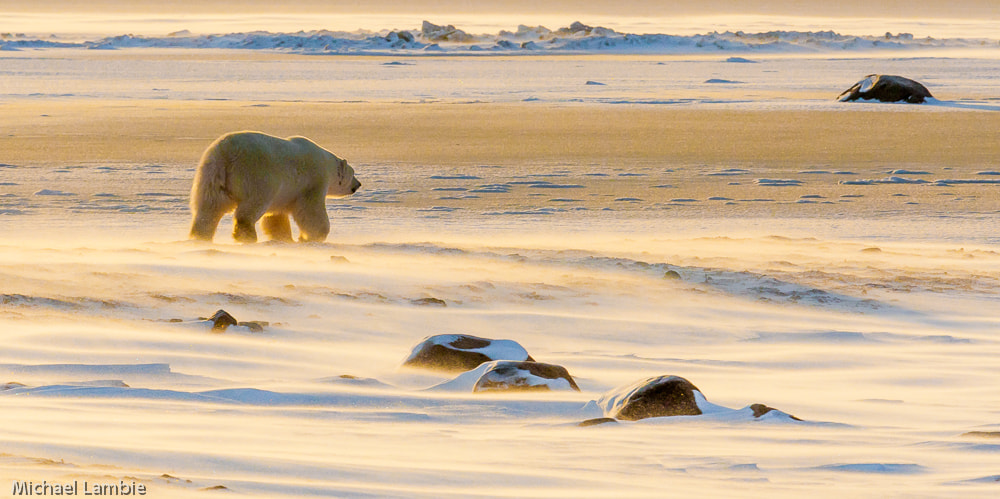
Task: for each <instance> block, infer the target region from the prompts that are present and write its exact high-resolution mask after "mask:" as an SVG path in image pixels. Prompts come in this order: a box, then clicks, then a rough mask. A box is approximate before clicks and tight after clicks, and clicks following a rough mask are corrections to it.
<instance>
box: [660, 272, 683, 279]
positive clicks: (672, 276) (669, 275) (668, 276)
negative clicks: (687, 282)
mask: <svg viewBox="0 0 1000 499" xmlns="http://www.w3.org/2000/svg"><path fill="white" fill-rule="evenodd" d="M663 278H664V279H680V278H681V275H680V274H678V273H677V271H676V270H668V271H667V272H666V273H665V274H663Z"/></svg>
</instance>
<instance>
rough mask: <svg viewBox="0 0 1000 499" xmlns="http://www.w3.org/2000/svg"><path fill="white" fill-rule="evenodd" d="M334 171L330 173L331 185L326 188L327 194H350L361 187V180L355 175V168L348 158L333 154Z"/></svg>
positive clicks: (338, 195)
mask: <svg viewBox="0 0 1000 499" xmlns="http://www.w3.org/2000/svg"><path fill="white" fill-rule="evenodd" d="M332 159H333V164H334V167H333V171H332V172H331V175H330V186H329V188H327V190H326V195H327V196H330V197H344V196H350V195H351V194H354V193H355V192H357V190H358V189H360V188H361V182H359V181H358V179H357V178H355V177H354V168H352V167H351V165H349V164H347V160H344V159H340V158H338V157H336V156H333V158H332Z"/></svg>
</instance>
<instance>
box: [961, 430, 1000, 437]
mask: <svg viewBox="0 0 1000 499" xmlns="http://www.w3.org/2000/svg"><path fill="white" fill-rule="evenodd" d="M962 436H963V437H978V438H1000V431H968V432H965V433H963V434H962Z"/></svg>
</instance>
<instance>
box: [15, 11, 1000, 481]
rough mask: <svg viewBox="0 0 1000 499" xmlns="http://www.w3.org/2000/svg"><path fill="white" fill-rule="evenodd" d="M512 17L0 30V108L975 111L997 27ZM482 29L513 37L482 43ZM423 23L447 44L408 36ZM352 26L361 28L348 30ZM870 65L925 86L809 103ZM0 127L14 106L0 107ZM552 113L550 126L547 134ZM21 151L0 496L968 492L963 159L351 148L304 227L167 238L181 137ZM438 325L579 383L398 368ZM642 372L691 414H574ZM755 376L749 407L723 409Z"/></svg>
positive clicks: (973, 119) (560, 128)
mask: <svg viewBox="0 0 1000 499" xmlns="http://www.w3.org/2000/svg"><path fill="white" fill-rule="evenodd" d="M539 33H540V32H539V30H531V31H526V32H523V33H521V34H509V35H491V36H492V38H489V37H487V38H483V37H482V36H481V35H477V36H478V38H474V39H473V40H471V41H470V40H465V41H454V42H441V41H435V40H431V39H430V38H429V35H427V34H426V33H424V32H422V31H421V30H419V29H415V30H414V33H413V34H414V35H415V36H414V40H413V41H412V42H408V41H404V42H403V45H404V46H402V47H400V48H387V47H385V46H384V45H385V44H386V43H394V42H389V41H386V40H385V37H388V36H389V33H388V32H385V33H382V32H378V33H374V34H368V35H365V36H360V35H358V36H354V35H339V34H322V33H306V34H291V35H289V34H280V35H279V34H238V35H224V36H219V37H209V36H207V35H192V34H184V33H181V34H178V35H175V36H169V37H162V36H152V37H144V36H140V35H136V36H128V37H118V36H105V37H100V38H95V39H92V40H90V41H87V42H80V41H73V42H71V43H72V45H70V46H54V45H52V43H51V41H50V40H43V41H38V40H40V39H39V38H34V39H32V38H31V37H30V36H24V37H17V36H16V35H11V37H9V38H5V39H4V40H3V41H2V42H0V46H2V47H5V48H7V49H8V50H5V51H3V52H0V73H2V75H0V76H2V80H0V111H2V110H3V107H4V106H5V105H7V106H9V107H10V106H13V105H15V104H16V105H17V106H25V105H27V106H30V105H32V103H35V102H37V103H41V104H44V106H43V105H40V106H39V109H40V110H41V109H46V110H48V109H58V106H59V104H60V103H64V104H66V105H69V104H79V103H86V102H96V103H104V102H108V103H113V104H114V105H115V106H122V105H123V103H124V104H130V103H131V104H134V105H135V106H156V105H157V104H156V103H157V102H164V103H167V102H172V101H181V102H184V103H185V105H187V106H189V107H191V108H195V109H196V108H197V107H198V106H199V105H207V103H208V102H209V101H212V102H214V101H216V100H223V101H237V102H246V103H247V105H251V106H258V105H259V106H268V105H273V104H275V103H278V102H280V103H282V105H285V106H292V108H294V106H299V105H300V106H302V107H303V108H308V107H309V106H310V105H312V104H315V103H321V102H322V103H327V102H344V103H355V105H364V104H366V103H370V104H371V105H373V106H375V105H379V106H398V107H399V108H405V107H406V106H418V105H422V104H421V102H423V103H430V105H435V106H443V107H444V108H447V106H456V108H461V107H462V106H463V104H464V103H469V102H476V103H478V104H479V105H483V104H485V105H495V106H499V107H502V106H509V105H511V104H516V105H517V106H521V107H519V108H518V109H519V110H523V111H524V121H525V123H529V122H531V121H532V119H533V118H532V114H531V110H532V106H539V107H541V106H556V107H584V108H586V109H588V110H593V117H592V119H593V120H595V121H600V120H601V119H602V116H603V115H602V111H604V110H606V109H608V108H609V106H610V107H615V105H616V104H621V105H625V106H673V105H677V106H684V107H685V108H688V109H690V110H692V111H701V110H713V111H714V110H719V109H722V110H735V111H741V110H751V111H755V112H757V111H769V110H782V111H786V110H789V109H791V110H800V111H805V112H811V111H830V110H843V112H846V113H850V112H855V111H864V112H866V113H870V114H866V115H865V116H875V117H877V116H879V113H880V112H884V113H895V112H903V111H905V112H915V113H917V114H918V115H931V114H933V115H935V116H937V115H939V114H940V113H951V114H950V115H949V116H954V117H958V119H960V120H964V121H962V123H968V124H969V127H970V128H971V129H976V128H977V126H976V124H977V119H980V117H982V116H988V115H990V113H992V112H993V111H996V110H997V109H998V108H1000V104H998V103H997V101H996V98H997V96H998V95H1000V83H998V82H1000V80H998V78H997V75H998V74H1000V58H998V57H997V55H998V49H997V48H996V43H997V42H996V41H995V40H993V41H990V40H986V41H983V40H982V39H979V38H977V39H976V40H971V41H970V40H965V39H962V40H959V39H957V38H950V39H946V40H933V41H926V40H923V39H918V38H914V39H912V40H910V39H908V38H906V37H902V38H900V37H895V38H893V39H891V40H885V38H884V37H882V36H877V35H876V36H862V37H859V38H854V37H853V36H851V37H842V36H838V35H832V34H826V33H823V32H819V31H817V32H811V33H807V32H804V31H794V30H793V31H790V32H788V33H782V34H776V35H773V36H772V35H767V36H765V35H753V36H736V35H735V34H712V35H706V36H692V35H686V34H685V35H680V36H678V37H669V36H668V35H642V36H638V37H631V35H628V36H626V35H622V34H620V33H617V32H616V33H608V32H604V33H596V32H595V31H593V30H592V31H591V32H590V33H585V34H583V35H581V34H579V33H572V32H571V33H569V34H566V35H564V36H556V35H553V34H551V33H549V34H544V35H542V34H539ZM324 37H327V38H324ZM396 38H397V42H398V40H399V35H398V33H397V35H396ZM529 38H530V39H529ZM32 40H34V41H32ZM379 40H382V41H379ZM505 40H510V41H511V42H512V43H514V42H517V43H518V45H517V46H516V48H509V47H501V48H502V50H501V49H498V48H497V47H498V46H499V45H503V44H500V43H499V42H502V41H505ZM552 40H557V41H554V42H553V41H552ZM630 40H637V41H630ZM706 41H707V42H708V45H707V46H706V45H702V46H698V44H699V43H702V42H706ZM300 42H301V43H302V46H301V47H298V46H295V45H296V44H298V43H300ZM433 43H437V44H438V47H439V48H440V49H441V51H440V52H437V53H438V54H445V55H447V57H428V56H426V55H424V54H426V53H427V52H428V51H427V50H426V49H427V48H428V47H430V46H432V44H433ZM520 43H535V44H536V45H539V46H541V48H532V47H531V46H526V47H523V48H522V47H521V46H520ZM406 44H409V45H406ZM883 44H885V45H889V48H885V47H882V46H881V45H883ZM990 44H993V46H992V47H987V48H983V47H981V45H990ZM473 46H480V47H481V48H483V50H482V51H475V50H474V49H471V47H473ZM351 47H360V48H358V49H357V50H358V51H360V52H363V53H365V54H367V55H365V56H359V57H352V56H345V55H346V54H349V53H351V51H352V50H354V49H352V48H351ZM625 47H632V48H628V49H626V48H625ZM636 47H638V48H636ZM651 47H652V48H651ZM88 48H116V49H118V50H87V49H88ZM246 48H254V49H260V50H249V51H248V50H244V49H246ZM942 49H948V50H953V49H960V50H959V51H958V52H951V53H950V55H944V54H943V53H942V52H941V51H940V50H942ZM533 51H542V52H545V51H549V52H551V53H550V54H549V55H547V56H538V55H525V54H526V53H528V52H532V54H534V52H533ZM258 52H260V53H263V54H265V55H258V54H257V53H258ZM472 52H482V53H488V54H491V55H493V57H479V56H475V55H470V54H471V53H472ZM501 52H502V53H503V54H507V55H510V54H519V55H521V56H520V57H502V56H501V57H496V55H498V54H501ZM622 52H627V54H625V55H623V54H622ZM678 52H680V53H678ZM248 53H250V55H247V54H248ZM372 53H379V54H384V55H382V56H377V57H376V56H372V55H371V54H372ZM748 61H749V62H748ZM869 73H889V74H904V75H906V76H909V77H912V78H914V79H917V80H919V81H921V82H923V83H924V84H925V85H926V86H927V87H928V88H929V89H930V91H931V92H932V93H933V94H934V95H935V96H936V97H937V101H936V102H933V103H931V104H928V105H922V106H919V107H916V108H914V107H913V106H907V105H902V104H872V103H838V102H836V101H835V98H836V96H837V95H838V94H839V93H840V92H841V91H843V90H844V89H846V88H848V87H850V85H852V84H853V83H855V82H856V81H858V80H859V79H861V78H862V77H864V76H865V75H866V74H869ZM588 82H591V84H587V83H588ZM150 102H152V104H150ZM282 109H285V108H282ZM914 109H917V111H914ZM924 113H926V114H924ZM44 114H45V116H33V117H32V118H31V120H32V128H30V133H31V134H35V135H41V136H43V137H49V139H50V140H51V141H53V142H58V141H60V140H68V139H67V138H66V137H65V136H64V135H59V134H57V133H55V132H54V130H57V129H58V122H59V120H63V119H66V118H65V117H64V116H60V115H59V114H58V113H54V112H52V111H44ZM819 115H822V114H817V116H819ZM302 116H303V118H302V119H307V118H308V117H309V116H313V117H314V116H315V115H308V114H303V115H302ZM782 116H784V114H782ZM204 118H205V120H206V121H208V120H210V119H211V118H212V116H211V115H210V114H206V115H204ZM46 120H52V121H51V123H52V124H51V127H50V128H47V126H48V125H47V124H48V123H49V121H46ZM0 125H6V126H7V127H9V129H10V130H16V132H15V131H11V132H10V136H13V135H16V134H21V133H22V130H23V129H22V128H19V127H15V126H14V125H20V123H12V122H11V121H10V118H9V117H3V116H2V115H0ZM571 125H572V124H552V127H553V130H554V132H553V133H557V134H569V135H571V136H572V134H573V133H574V130H573V127H572V126H571ZM620 125H621V123H618V122H609V124H608V126H607V133H608V134H615V133H617V130H618V128H616V126H620ZM468 126H469V127H470V128H477V129H487V130H488V129H489V127H490V123H488V122H478V123H470V124H469V125H468ZM195 127H196V126H195V125H192V128H195ZM871 127H872V130H873V134H874V133H877V129H878V123H877V122H874V123H873V124H872V125H871ZM0 129H4V127H3V126H0ZM536 129H537V128H536ZM802 129H803V130H804V132H803V136H802V139H801V140H803V141H806V140H811V138H810V137H809V136H808V135H807V133H808V131H809V130H813V128H810V125H809V124H803V126H802ZM952 129H953V130H955V129H960V127H957V128H952ZM88 132H89V131H88ZM922 133H933V130H922ZM971 133H972V131H968V132H962V133H960V134H959V135H957V136H956V137H954V139H955V142H956V144H963V143H964V142H962V141H963V139H964V138H966V134H971ZM47 134H50V135H47ZM192 134H194V132H192ZM29 138H30V137H29ZM114 139H115V137H113V136H109V137H108V139H107V140H114ZM500 139H505V140H507V139H509V137H498V140H500ZM793 139H794V138H793ZM372 140H373V141H374V140H375V139H372ZM760 140H761V141H764V142H766V141H768V140H771V139H770V138H768V137H761V139H760ZM783 140H785V141H787V140H790V139H788V138H787V137H786V138H784V139H783ZM914 140H919V136H918V137H917V138H916V139H914ZM11 143H13V142H11ZM25 143H27V142H25ZM965 144H966V145H965V146H964V147H965V148H969V147H977V146H976V145H975V144H972V145H968V144H967V143H965ZM206 145H207V143H206ZM449 146H450V144H449V143H448V141H447V138H442V143H441V147H449ZM842 147H843V151H849V150H850V149H851V147H853V146H852V145H851V144H844V145H843V146H842ZM893 147H896V146H895V145H894V146H893ZM898 147H899V148H900V149H899V151H903V150H904V147H905V144H902V145H899V146H898ZM957 147H958V146H957ZM95 150H97V151H100V149H99V148H96V149H95ZM895 150H896V149H890V151H895ZM707 152H708V151H707V150H706V153H707ZM959 152H960V151H954V152H952V153H949V154H954V155H955V157H956V158H957V157H958V154H959ZM18 154H19V152H18V151H0V338H2V340H3V345H4V349H3V350H2V352H0V376H2V377H0V383H6V384H5V385H2V386H0V388H2V390H0V412H2V413H3V415H4V420H3V428H4V430H3V432H2V433H0V451H2V453H0V490H3V488H6V487H11V488H12V489H13V490H16V488H15V487H17V486H18V485H17V484H19V483H23V482H27V481H30V482H32V483H34V484H41V483H42V482H43V481H44V482H46V483H48V484H67V483H71V482H73V481H74V480H76V481H78V482H79V484H80V485H81V486H83V484H84V482H86V483H87V484H90V485H91V486H92V485H95V484H97V485H101V484H119V483H123V484H126V485H129V486H131V484H133V483H135V484H141V485H143V486H144V487H146V488H147V490H148V491H149V495H151V496H155V497H170V496H186V495H205V494H208V493H211V492H218V491H222V490H226V491H229V492H231V493H234V494H236V495H239V496H260V497H293V496H332V497H514V496H516V497H665V496H702V497H751V496H752V497H760V496H768V497H802V496H804V495H819V496H831V497H832V496H836V497H992V496H995V495H996V494H997V493H998V490H1000V489H998V486H1000V483H998V482H1000V446H998V445H997V440H996V437H997V435H1000V387H998V384H997V381H996V375H997V372H998V369H1000V360H998V359H1000V338H998V336H997V327H998V320H997V314H996V310H997V309H998V302H1000V293H998V289H1000V287H998V284H1000V239H998V237H997V236H996V233H997V232H996V229H997V225H998V224H997V213H1000V203H998V201H997V199H998V198H997V195H996V190H995V189H996V188H997V186H996V182H997V181H996V180H995V179H998V178H1000V177H998V176H997V175H998V173H997V170H1000V165H998V164H996V163H995V162H990V161H988V160H987V161H983V162H982V164H979V163H975V162H972V163H971V164H969V162H968V161H967V160H963V163H962V164H952V163H947V162H943V163H942V164H932V163H929V162H923V163H919V164H916V165H915V166H913V167H911V168H907V169H904V167H902V166H898V165H895V164H893V163H891V162H889V163H890V164H888V165H885V166H881V165H872V164H870V163H864V164H841V163H838V162H837V161H835V160H832V161H827V162H826V163H823V164H819V165H817V164H816V163H813V162H810V161H808V160H804V161H802V163H801V165H798V166H796V167H794V168H788V167H787V165H782V166H783V168H782V169H777V168H775V167H774V165H771V164H766V163H760V162H758V163H756V164H742V163H741V164H736V165H734V164H717V163H712V162H706V163H702V164H692V163H684V164H673V163H671V162H670V159H669V158H662V159H661V160H657V161H653V162H648V161H647V162H635V163H622V164H612V165H609V164H605V163H587V162H581V161H578V160H575V159H568V158H567V159H565V160H561V161H547V162H538V163H531V164H511V161H509V160H508V159H507V158H496V161H497V162H498V163H499V164H480V163H475V162H473V161H480V160H481V158H478V157H477V158H475V159H470V160H468V161H461V160H459V161H454V162H451V163H442V164H433V165H406V164H401V163H387V164H376V163H374V162H370V161H367V160H366V159H365V158H351V159H352V163H353V164H354V165H355V167H356V169H357V170H358V176H359V178H360V180H361V181H362V184H363V187H362V190H361V191H359V192H358V193H357V194H356V195H354V196H352V197H349V198H345V199H341V200H331V201H329V202H328V207H329V212H330V215H331V218H332V219H333V220H334V224H333V225H334V230H333V233H332V235H331V237H330V239H329V240H328V242H327V243H323V244H305V245H298V244H276V243H268V242H264V243H259V244H254V245H237V244H234V243H233V242H232V240H231V238H229V236H228V232H229V230H230V228H229V226H228V224H230V223H231V220H229V219H228V218H227V219H226V220H224V221H223V224H222V228H220V231H219V235H218V237H217V239H216V243H214V244H204V243H195V242H190V241H186V240H184V238H185V236H186V233H187V224H188V221H189V217H190V213H189V211H188V208H187V191H188V189H189V186H190V181H191V177H192V175H193V174H192V168H193V166H194V165H193V163H194V161H196V159H197V158H196V157H191V158H187V157H184V158H177V159H176V160H174V161H172V162H167V163H163V164H143V163H128V164H123V163H121V162H119V161H107V162H102V161H100V160H98V161H97V162H96V163H94V162H93V161H94V160H93V154H94V153H93V152H92V151H87V155H88V156H87V157H88V158H90V159H88V161H87V162H83V163H81V162H77V161H73V160H66V159H55V160H52V161H37V162H29V161H20V160H11V159H8V158H10V157H17V156H18ZM82 154H83V153H82V152H81V155H82ZM834 156H835V155H834ZM890 156H891V154H890ZM963 157H965V156H963ZM60 158H62V156H60ZM750 163H753V162H750ZM219 309H223V310H226V311H227V312H229V313H230V314H232V315H233V316H234V317H235V318H236V319H237V320H239V321H244V322H256V323H257V324H258V325H261V324H263V330H262V331H255V330H254V329H253V328H252V327H250V326H246V325H245V326H232V327H230V328H229V329H227V330H225V331H224V332H218V331H213V330H212V327H211V324H210V323H209V322H207V321H206V320H205V318H207V317H210V316H211V315H212V314H214V313H215V312H216V311H217V310H219ZM438 334H447V335H458V334H466V335H473V336H477V337H484V338H493V339H506V340H513V341H516V342H517V343H518V344H519V345H521V346H523V347H524V349H525V350H526V351H527V353H528V354H530V355H531V357H532V358H534V359H535V360H537V361H539V362H546V363H551V364H557V365H560V366H563V367H565V368H566V369H567V370H568V371H569V373H570V374H571V375H572V376H573V377H574V379H575V381H576V383H577V384H578V385H579V387H580V391H574V390H553V391H531V392H525V393H514V394H504V393H498V392H496V391H490V392H486V393H473V392H472V391H471V388H470V387H471V386H472V385H473V384H474V383H475V382H476V380H475V379H473V378H477V376H476V375H477V374H478V373H476V372H473V373H471V374H470V373H465V374H457V375H456V374H443V373H435V372H432V371H419V370H412V369H401V368H400V365H401V364H402V362H403V361H404V360H405V359H406V358H407V356H408V355H409V354H410V352H411V351H412V349H413V347H414V346H416V345H418V344H419V343H420V342H422V341H423V340H424V339H425V338H427V337H429V336H433V335H438ZM519 354H520V351H519ZM661 375H675V376H681V377H683V378H685V379H687V380H689V381H690V382H691V383H693V384H694V385H696V386H697V387H698V389H699V390H700V393H701V395H699V397H700V398H699V399H698V406H699V408H701V410H702V412H703V414H702V415H700V416H677V417H669V418H653V419H646V420H641V421H634V422H633V421H621V422H618V423H606V424H600V425H595V426H586V427H580V426H578V424H579V423H580V422H582V421H584V420H588V419H593V418H599V417H602V416H605V415H607V406H608V404H606V403H605V404H602V403H599V402H600V401H601V400H602V397H604V399H603V400H605V401H608V400H616V399H615V398H614V395H611V396H608V397H605V395H607V394H609V393H611V394H613V393H615V392H614V391H613V390H615V389H616V388H622V387H628V385H630V384H632V383H635V382H636V381H639V380H643V379H646V378H650V377H655V376H661ZM702 395H703V396H702ZM758 403H760V404H766V405H767V406H770V407H773V408H776V409H779V411H774V412H772V413H768V415H765V416H764V417H759V418H758V417H754V415H753V413H752V411H751V410H750V406H751V404H758ZM787 415H794V416H795V417H797V418H799V419H801V421H797V420H794V419H791V418H788V417H787ZM223 488H224V489H223ZM81 494H82V492H81ZM36 495H37V494H36Z"/></svg>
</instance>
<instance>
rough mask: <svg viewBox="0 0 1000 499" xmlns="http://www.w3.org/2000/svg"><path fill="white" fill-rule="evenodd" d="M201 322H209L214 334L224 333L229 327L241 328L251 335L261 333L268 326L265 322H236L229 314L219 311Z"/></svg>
mask: <svg viewBox="0 0 1000 499" xmlns="http://www.w3.org/2000/svg"><path fill="white" fill-rule="evenodd" d="M202 320H205V321H208V322H211V323H212V331H213V332H216V333H222V332H224V331H225V330H226V329H228V328H229V326H237V327H242V328H245V329H247V330H248V331H250V332H251V333H263V332H264V327H265V326H267V325H269V323H268V322H266V321H237V320H236V318H235V317H233V316H232V315H230V314H229V312H226V311H225V310H221V309H220V310H218V311H216V312H215V313H214V314H212V316H211V317H208V318H203V319H202Z"/></svg>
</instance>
